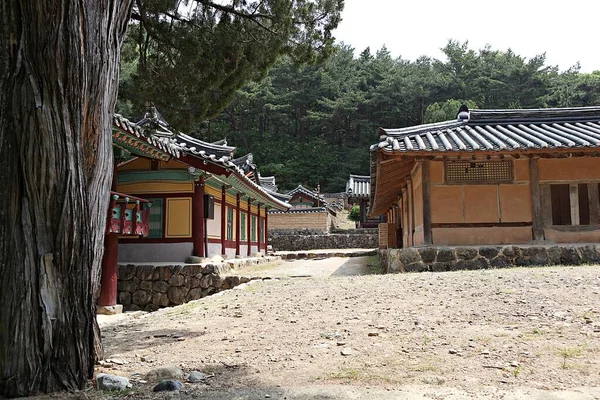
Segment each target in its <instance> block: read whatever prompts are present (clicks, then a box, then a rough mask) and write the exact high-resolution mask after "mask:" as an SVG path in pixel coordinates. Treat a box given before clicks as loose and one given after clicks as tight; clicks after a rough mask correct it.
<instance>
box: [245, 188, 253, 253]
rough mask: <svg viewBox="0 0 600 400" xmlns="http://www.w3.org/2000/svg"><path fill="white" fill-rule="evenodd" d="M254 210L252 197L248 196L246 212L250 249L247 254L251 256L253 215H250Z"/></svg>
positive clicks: (247, 236) (247, 237)
mask: <svg viewBox="0 0 600 400" xmlns="http://www.w3.org/2000/svg"><path fill="white" fill-rule="evenodd" d="M251 212H252V199H250V198H248V213H247V214H246V217H247V221H246V222H247V223H246V234H247V235H246V239H248V250H247V252H246V253H247V254H246V255H247V256H248V257H250V254H252V237H251V236H250V233H251V231H250V228H251V227H250V223H251V219H252V216H251V215H250V213H251Z"/></svg>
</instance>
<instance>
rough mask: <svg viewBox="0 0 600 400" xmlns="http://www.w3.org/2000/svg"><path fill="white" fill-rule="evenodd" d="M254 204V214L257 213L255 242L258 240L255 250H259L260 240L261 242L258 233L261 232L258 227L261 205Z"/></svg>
mask: <svg viewBox="0 0 600 400" xmlns="http://www.w3.org/2000/svg"><path fill="white" fill-rule="evenodd" d="M256 206H257V211H256V214H257V217H256V239H257V242H258V244H257V246H256V248H257V250H256V251H260V242H261V240H260V235H261V233H262V232H261V229H260V206H261V204H260V203H258V204H257V205H256Z"/></svg>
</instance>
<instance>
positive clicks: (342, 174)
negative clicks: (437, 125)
mask: <svg viewBox="0 0 600 400" xmlns="http://www.w3.org/2000/svg"><path fill="white" fill-rule="evenodd" d="M443 53H444V54H445V57H446V59H444V60H436V59H432V58H428V57H421V58H419V59H418V60H416V61H408V60H404V59H402V58H393V57H392V56H391V55H390V52H389V51H388V50H387V49H386V48H385V47H384V48H382V49H380V50H378V51H377V52H375V53H374V54H373V53H372V52H371V50H370V49H368V48H367V49H366V50H364V51H362V52H361V53H359V54H356V52H355V50H354V49H353V48H351V47H349V46H346V45H339V46H337V47H336V49H335V51H334V52H333V54H332V55H331V57H330V58H329V59H327V60H326V61H325V62H323V63H321V64H315V65H308V66H297V65H295V64H294V63H293V62H292V61H291V60H290V59H288V58H285V57H284V58H282V59H281V60H280V61H279V62H278V63H277V64H276V65H275V66H274V67H273V68H272V69H271V70H270V71H269V72H268V74H267V75H266V76H265V77H264V78H263V79H262V80H260V81H258V82H253V83H250V84H247V85H245V86H244V87H243V88H242V89H241V90H239V91H238V93H237V96H236V98H235V100H234V101H233V102H232V103H231V104H230V105H229V106H228V107H226V108H225V110H224V111H223V112H222V113H221V114H219V115H218V116H216V117H215V118H212V119H210V120H208V121H204V122H201V123H192V124H190V123H189V121H188V120H186V119H185V118H182V117H181V115H180V114H181V113H180V112H179V111H178V110H177V109H175V108H173V109H170V107H169V105H168V101H166V102H165V101H164V99H163V102H162V103H163V105H162V107H161V112H162V114H163V115H164V116H165V118H166V119H167V121H169V122H171V123H172V124H173V125H175V127H176V128H178V129H180V130H185V131H186V132H190V133H192V134H193V135H195V136H197V137H199V138H201V139H204V140H208V141H214V140H218V139H221V138H223V137H226V138H227V139H228V142H229V144H230V145H233V146H237V147H238V153H237V154H238V155H243V154H245V153H247V152H252V153H253V154H254V159H255V162H256V163H257V164H258V165H259V169H260V171H261V173H262V175H275V176H276V178H277V183H278V185H279V187H280V189H283V190H285V189H291V188H294V187H296V186H297V185H298V184H302V185H305V186H306V187H315V186H316V185H317V184H320V187H321V190H322V191H323V192H338V191H343V190H344V188H345V183H346V180H347V179H348V174H350V173H354V174H365V175H367V174H368V173H369V146H370V145H371V144H373V143H375V142H377V140H378V138H377V128H378V127H389V128H399V127H404V126H410V125H416V124H421V123H428V122H437V121H443V120H448V119H453V118H454V117H455V116H456V112H457V111H458V108H459V106H460V105H461V104H463V103H464V104H467V105H468V106H469V108H487V109H490V108H535V107H574V106H590V105H598V104H600V71H596V72H594V73H590V74H586V73H581V72H579V66H578V65H575V66H573V67H572V68H570V69H569V70H567V71H562V72H561V71H559V70H558V68H557V67H555V66H549V65H546V63H545V56H544V55H539V56H536V57H534V58H531V59H526V58H525V57H522V56H519V55H517V54H515V53H513V52H512V51H510V50H508V51H498V50H493V49H491V48H489V47H486V48H484V49H481V50H473V49H470V48H469V46H468V44H467V43H459V42H456V41H450V42H448V44H447V45H446V46H445V47H444V48H443ZM126 67H127V65H124V68H126ZM128 84H130V82H129V81H128V75H127V73H126V71H125V73H124V74H123V79H122V82H121V90H122V91H123V90H124V91H125V95H124V97H125V98H126V94H127V85H128ZM122 97H123V96H122ZM120 107H121V110H120V112H122V113H124V114H125V115H128V113H130V114H133V115H130V116H132V117H136V115H135V114H136V112H137V113H138V114H139V113H141V112H142V111H141V110H142V109H141V108H137V109H136V106H135V105H134V104H133V103H131V102H129V103H125V102H123V101H121V106H120ZM179 121H181V123H180V124H179V125H178V122H179Z"/></svg>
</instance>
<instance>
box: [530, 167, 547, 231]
mask: <svg viewBox="0 0 600 400" xmlns="http://www.w3.org/2000/svg"><path fill="white" fill-rule="evenodd" d="M529 178H530V182H529V183H530V187H531V218H532V220H533V229H532V230H533V240H544V223H543V214H542V199H541V190H540V180H539V173H538V159H537V158H530V159H529Z"/></svg>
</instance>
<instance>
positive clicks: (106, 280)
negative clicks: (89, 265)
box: [98, 233, 119, 307]
mask: <svg viewBox="0 0 600 400" xmlns="http://www.w3.org/2000/svg"><path fill="white" fill-rule="evenodd" d="M118 258H119V238H118V236H117V234H116V233H109V234H108V235H106V236H105V237H104V256H103V258H102V278H101V280H100V297H99V298H98V305H99V306H102V307H106V306H114V305H116V304H117V265H118Z"/></svg>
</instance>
